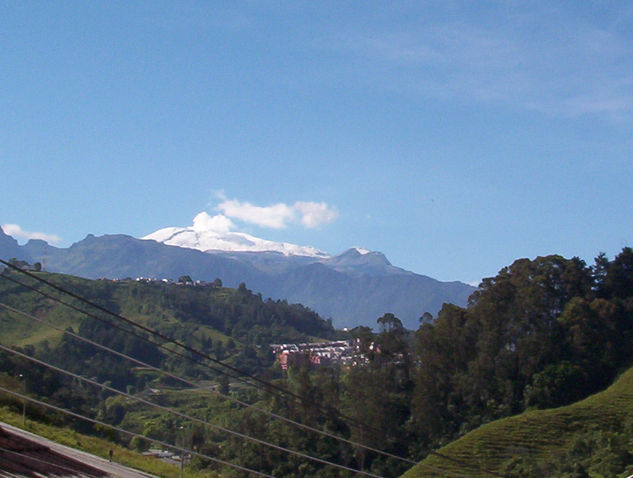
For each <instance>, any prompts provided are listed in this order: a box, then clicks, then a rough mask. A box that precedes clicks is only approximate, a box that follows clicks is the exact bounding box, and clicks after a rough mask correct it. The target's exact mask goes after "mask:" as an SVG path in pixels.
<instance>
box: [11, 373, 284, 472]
mask: <svg viewBox="0 0 633 478" xmlns="http://www.w3.org/2000/svg"><path fill="white" fill-rule="evenodd" d="M0 392H5V393H8V394H10V395H13V396H16V397H18V398H21V399H22V400H27V401H29V402H31V403H34V404H35V405H39V406H41V407H44V408H50V409H51V410H54V411H56V412H60V413H64V414H66V415H70V416H71V417H75V418H80V419H81V420H85V421H87V422H90V423H92V424H93V425H100V426H103V427H106V428H109V429H111V430H114V431H116V432H119V433H123V434H124V435H127V436H130V437H132V438H139V439H142V440H145V441H148V442H151V443H156V444H158V445H161V446H164V447H165V448H171V449H172V450H177V451H178V452H180V453H183V454H184V453H188V454H189V455H195V456H198V457H200V458H204V459H206V460H211V461H213V462H215V463H218V464H220V465H225V466H229V467H231V468H235V469H236V470H240V471H244V472H246V473H253V474H254V475H257V476H263V477H266V478H275V477H274V476H273V475H268V474H266V473H262V472H260V471H256V470H251V469H250V468H246V467H245V466H241V465H237V464H235V463H231V462H230V461H226V460H221V459H220V458H215V457H213V456H209V455H205V454H204V453H200V452H197V451H195V450H190V449H188V448H184V447H181V446H177V445H172V444H171V443H167V442H164V441H161V440H156V439H154V438H148V437H146V436H144V435H141V434H139V433H134V432H131V431H129V430H125V429H123V428H120V427H117V426H114V425H110V424H109V423H105V422H102V421H101V420H97V419H94V418H90V417H87V416H85V415H82V414H80V413H76V412H73V411H71V410H67V409H65V408H61V407H57V406H55V405H51V404H50V403H46V402H43V401H41V400H36V399H35V398H32V397H29V396H28V395H25V394H23V393H19V392H16V391H14V390H9V389H7V388H4V387H2V386H0Z"/></svg>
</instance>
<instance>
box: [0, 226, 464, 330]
mask: <svg viewBox="0 0 633 478" xmlns="http://www.w3.org/2000/svg"><path fill="white" fill-rule="evenodd" d="M214 235H215V236H218V234H217V233H216V232H211V234H210V235H209V234H206V233H205V231H204V230H197V231H195V230H193V229H192V228H167V229H161V230H160V231H157V232H155V233H153V234H150V235H149V236H146V238H144V239H136V238H134V237H131V236H126V235H105V236H100V237H95V236H93V235H88V236H87V237H86V238H85V239H83V240H82V241H79V242H77V243H75V244H73V245H72V246H70V247H68V248H57V247H54V246H51V245H49V244H47V243H46V242H45V241H42V240H30V241H29V242H27V243H26V244H25V245H19V244H18V242H17V241H16V240H15V239H14V238H12V237H11V236H8V235H6V234H5V233H4V232H3V231H2V229H1V228H0V258H3V259H5V260H7V259H10V258H13V257H15V258H17V259H21V260H25V261H28V262H30V263H34V262H41V263H42V264H43V266H44V268H45V269H46V270H48V271H51V272H63V273H67V274H73V275H77V276H81V277H85V278H90V279H96V278H124V277H132V278H136V277H155V278H159V279H162V278H168V279H177V278H178V277H180V276H182V275H189V276H191V277H192V278H193V279H194V280H203V281H212V280H214V279H216V278H219V279H221V280H222V282H223V283H224V285H225V286H228V287H237V285H238V284H240V283H242V282H244V283H246V286H247V287H248V288H249V289H251V290H253V291H254V292H256V293H257V292H259V293H261V294H262V296H263V297H264V298H267V297H270V298H272V299H275V300H276V299H285V300H287V301H288V302H291V303H295V302H296V303H301V304H303V305H306V306H308V307H310V308H311V309H313V310H315V311H316V312H318V313H319V314H320V315H321V316H322V317H325V318H332V321H333V323H334V325H335V326H336V327H338V328H342V327H355V326H357V325H367V326H371V327H374V326H375V325H376V319H377V318H378V317H380V316H382V315H383V314H384V313H386V312H392V313H394V314H395V315H396V316H397V317H399V318H400V319H401V320H402V322H403V324H404V325H405V327H407V328H409V329H416V328H417V327H418V325H419V322H418V320H419V318H420V317H421V316H422V314H423V313H424V312H430V313H432V314H435V313H436V312H437V311H438V310H439V309H440V308H441V306H442V304H443V303H445V302H450V303H454V304H457V305H461V306H464V305H465V304H466V302H467V299H468V297H469V296H470V294H471V293H472V292H473V291H474V290H475V289H474V288H473V287H472V286H470V285H467V284H464V283H462V282H440V281H437V280H435V279H432V278H430V277H426V276H423V275H419V274H415V273H413V272H409V271H406V270H404V269H401V268H399V267H395V266H393V265H391V264H390V262H389V261H388V260H387V258H386V257H385V256H384V255H383V254H382V253H380V252H371V251H367V250H364V249H360V248H352V249H349V250H347V251H345V252H343V253H342V254H339V255H336V256H329V255H327V254H326V253H324V252H321V251H318V250H317V249H315V248H311V247H303V246H295V245H293V244H286V243H273V242H271V241H265V240H261V239H258V238H255V237H253V236H249V235H246V234H243V233H235V232H227V233H225V234H223V235H222V237H221V238H219V239H218V240H213V237H212V236H214ZM171 244H176V245H171ZM208 246H211V247H208ZM218 246H219V247H218ZM220 247H223V248H224V249H225V250H222V249H220ZM201 249H202V250H201ZM226 249H228V250H226ZM271 249H272V250H271Z"/></svg>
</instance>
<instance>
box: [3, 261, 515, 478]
mask: <svg viewBox="0 0 633 478" xmlns="http://www.w3.org/2000/svg"><path fill="white" fill-rule="evenodd" d="M0 263H2V264H5V265H6V266H8V267H10V268H12V269H13V270H16V271H18V272H21V273H22V274H25V275H27V276H29V277H31V278H33V279H35V280H37V281H39V282H42V283H44V284H46V285H48V286H49V287H51V288H53V289H55V290H57V291H59V292H62V293H64V294H67V295H70V296H71V297H73V298H75V299H77V300H79V301H81V302H84V303H86V304H88V305H90V306H92V307H94V308H97V309H98V310H100V311H102V312H105V313H106V314H109V315H111V316H113V317H115V318H117V319H119V320H122V321H124V322H126V323H128V324H130V325H132V326H135V327H138V328H140V329H142V330H144V331H146V332H148V333H150V334H152V335H156V336H158V337H160V338H161V339H163V340H165V341H166V342H168V343H173V344H175V345H177V346H179V347H181V348H184V349H185V350H187V351H189V352H190V353H193V354H195V355H198V356H199V357H202V358H205V359H207V360H210V361H211V362H214V363H218V364H219V365H222V366H224V367H226V368H229V369H230V370H233V371H235V372H237V373H241V374H242V375H245V376H247V377H249V378H251V379H253V380H254V381H256V382H259V383H260V384H263V385H264V386H265V387H267V388H266V390H267V391H268V392H271V390H270V389H269V388H268V387H270V388H272V389H275V390H278V391H279V392H281V393H283V394H286V395H290V396H292V397H293V398H295V399H298V400H301V401H302V402H306V400H307V398H306V397H303V396H301V395H297V394H295V393H293V392H290V391H289V390H286V389H284V388H282V387H279V386H277V385H275V384H273V383H270V382H267V381H265V380H262V379H259V378H257V377H255V376H253V375H250V374H248V373H246V372H243V371H240V370H239V369H237V368H235V367H232V366H230V365H228V364H225V363H224V362H222V361H220V360H217V359H214V358H212V357H210V356H209V355H207V354H205V353H203V352H200V351H198V350H196V349H194V348H192V347H189V346H187V345H185V344H182V343H180V342H179V341H176V340H175V339H172V338H170V337H168V336H165V335H163V334H162V333H160V332H158V331H154V330H153V329H151V328H149V327H145V326H143V325H141V324H137V323H136V322H134V321H132V320H130V319H127V318H125V317H123V316H121V315H120V314H117V313H115V312H112V311H110V310H108V309H106V308H105V307H102V306H100V305H99V304H95V303H94V302H92V301H89V300H88V299H85V298H83V297H81V296H79V295H78V294H75V293H73V292H71V291H68V290H66V289H64V288H63V287H60V286H57V285H55V284H53V283H51V282H50V281H47V280H46V279H44V278H42V277H38V276H37V275H35V274H32V273H30V272H28V271H25V270H23V269H20V268H19V267H17V266H15V265H13V264H11V263H9V262H6V261H4V260H2V259H0ZM0 277H4V278H7V279H9V280H11V281H13V282H15V283H18V284H21V285H24V286H25V287H28V288H29V289H31V290H34V291H35V292H38V293H40V294H43V295H47V294H45V293H44V292H42V291H40V290H39V289H36V288H34V287H31V286H28V285H26V284H22V283H21V282H19V281H16V280H14V279H12V278H9V277H8V276H6V275H5V274H2V275H0ZM47 296H48V295H47ZM48 297H51V296H48ZM53 300H57V301H58V302H60V303H62V304H64V305H67V306H69V307H71V308H73V309H75V310H77V311H79V312H82V313H84V314H86V315H87V316H89V317H93V318H95V319H97V320H101V321H103V322H105V323H107V324H110V325H111V326H113V327H116V328H117V329H119V330H122V331H123V332H126V333H131V334H133V335H135V336H137V337H139V338H141V339H142V340H145V341H148V342H149V343H153V344H154V345H158V344H156V343H154V342H152V341H149V340H148V339H146V338H145V337H143V336H142V335H140V334H135V333H134V332H132V331H129V330H127V329H124V328H121V327H117V326H116V325H115V324H112V323H111V322H109V321H106V320H104V319H101V318H98V317H96V316H94V315H92V314H90V313H88V312H85V311H83V310H81V309H78V308H75V307H74V306H72V305H69V304H66V303H65V302H63V301H61V300H59V299H53ZM161 347H163V346H161ZM163 348H164V347H163ZM165 350H168V351H169V352H171V353H174V354H176V355H179V356H181V357H184V358H187V359H188V360H193V359H192V358H191V357H189V356H187V355H184V354H179V353H178V352H176V351H173V350H172V349H165ZM194 362H195V363H199V364H202V363H201V362H197V361H195V360H194ZM204 365H206V366H207V367H209V368H210V369H211V370H215V371H217V372H220V373H224V374H226V372H223V371H220V370H217V369H214V368H213V367H211V366H209V365H208V364H204ZM246 383H247V384H249V385H251V386H256V385H255V384H251V383H249V382H246ZM315 406H316V407H317V408H318V409H319V410H321V411H322V412H323V411H326V412H327V411H329V412H335V413H336V415H337V416H339V417H341V418H343V419H345V420H347V421H351V422H353V423H354V424H355V425H356V426H358V427H359V429H361V430H362V429H363V428H366V429H370V430H373V431H377V432H379V433H381V434H383V435H386V433H385V432H384V431H383V430H379V429H377V428H375V427H373V426H370V425H367V424H365V423H363V422H361V421H359V420H357V419H355V418H353V417H349V416H347V415H345V414H343V413H341V412H340V411H339V410H336V409H326V410H324V408H323V407H321V406H319V405H318V404H315ZM385 453H386V452H385ZM429 455H434V456H437V457H439V458H442V459H444V460H447V461H450V462H452V463H455V464H458V465H460V466H462V467H467V468H472V467H473V465H472V464H470V463H467V462H464V461H462V460H459V459H457V458H453V457H451V456H448V455H445V454H443V453H440V452H437V451H433V450H432V451H430V452H429ZM394 457H395V458H397V459H400V460H404V461H410V462H413V460H408V459H406V458H403V457H398V456H397V455H394ZM415 463H416V464H420V465H422V463H419V462H415ZM423 466H430V465H423ZM476 468H477V469H478V470H479V471H481V472H484V473H487V474H489V475H491V476H496V477H498V478H505V477H504V475H501V474H499V473H496V472H494V471H492V470H489V469H487V468H483V467H482V466H479V465H477V466H476Z"/></svg>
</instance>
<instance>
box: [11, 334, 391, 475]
mask: <svg viewBox="0 0 633 478" xmlns="http://www.w3.org/2000/svg"><path fill="white" fill-rule="evenodd" d="M0 350H4V351H5V352H8V353H12V354H14V355H17V356H18V357H22V358H23V359H26V360H29V361H31V362H33V363H36V364H38V365H41V366H43V367H46V368H49V369H51V370H55V371H56V372H59V373H63V374H65V375H68V376H69V377H72V378H74V379H77V380H80V381H82V382H85V383H89V384H91V385H94V386H96V387H99V388H101V389H103V390H107V391H108V392H112V393H115V394H117V395H121V396H123V397H126V398H129V399H132V400H136V401H137V402H141V403H144V404H145V405H149V406H150V407H154V408H157V409H159V410H162V411H164V412H167V413H170V414H172V415H175V416H177V417H180V418H183V419H185V420H190V421H192V422H196V423H199V424H201V425H205V426H208V427H211V428H214V429H216V430H219V431H221V432H224V433H227V434H229V435H233V436H236V437H238V438H241V439H243V440H249V441H252V442H253V443H257V444H259V445H263V446H267V447H269V448H272V449H274V450H277V451H281V452H283V453H288V454H291V455H295V456H298V457H299V458H305V459H306V460H310V461H314V462H316V463H320V464H322V465H328V466H332V467H334V468H338V469H341V470H345V471H350V472H352V473H356V474H359V475H365V476H370V477H372V478H383V477H381V476H380V475H375V474H373V473H369V472H366V471H363V470H357V469H355V468H351V467H349V466H345V465H341V464H339V463H334V462H332V461H328V460H324V459H322V458H318V457H315V456H312V455H308V454H307V453H303V452H300V451H296V450H291V449H290V448H286V447H283V446H281V445H276V444H274V443H271V442H269V441H266V440H262V439H260V438H255V437H252V436H250V435H247V434H245V433H241V432H237V431H235V430H231V429H230V428H226V427H223V426H220V425H216V424H214V423H210V422H208V421H207V420H203V419H201V418H197V417H193V416H191V415H188V414H186V413H182V412H179V411H178V410H175V409H173V408H170V407H166V406H164V405H159V404H158V403H154V402H151V401H150V400H146V399H145V398H142V397H135V396H134V395H132V394H130V393H127V392H123V391H122V390H117V389H116V388H113V387H110V386H109V385H105V384H102V383H99V382H97V381H96V380H92V379H90V378H86V377H82V376H81V375H78V374H76V373H73V372H69V371H68V370H65V369H63V368H61V367H57V366H55V365H52V364H49V363H48V362H45V361H43V360H39V359H36V358H35V357H31V356H30V355H26V354H23V353H21V352H18V351H16V350H13V349H12V348H10V347H6V346H4V345H2V344H0Z"/></svg>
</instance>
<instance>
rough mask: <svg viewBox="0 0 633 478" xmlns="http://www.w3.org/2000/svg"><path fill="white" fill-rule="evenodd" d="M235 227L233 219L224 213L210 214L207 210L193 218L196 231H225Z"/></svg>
mask: <svg viewBox="0 0 633 478" xmlns="http://www.w3.org/2000/svg"><path fill="white" fill-rule="evenodd" d="M234 227H235V224H233V221H231V220H230V219H229V218H228V217H226V216H224V215H222V214H218V215H216V216H210V215H209V214H207V213H206V212H201V213H200V214H197V215H196V217H194V218H193V230H194V231H196V232H203V231H214V232H220V233H223V232H230V231H231V230H233V228H234Z"/></svg>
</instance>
